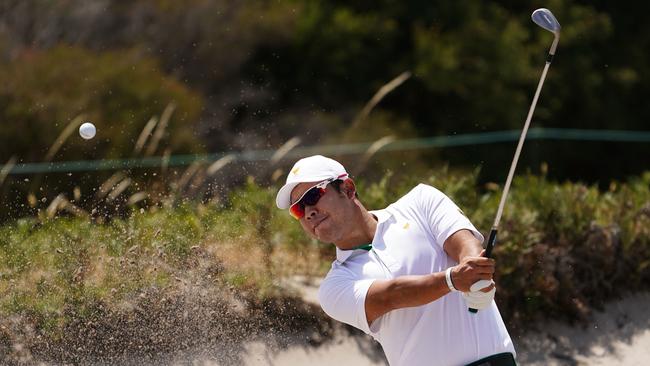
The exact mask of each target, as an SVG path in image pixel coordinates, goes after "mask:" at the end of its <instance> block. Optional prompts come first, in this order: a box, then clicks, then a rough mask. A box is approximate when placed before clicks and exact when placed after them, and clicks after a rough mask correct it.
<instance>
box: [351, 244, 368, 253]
mask: <svg viewBox="0 0 650 366" xmlns="http://www.w3.org/2000/svg"><path fill="white" fill-rule="evenodd" d="M356 249H363V250H367V251H370V249H372V243H371V244H361V245H359V246H356V247H354V248H352V250H356Z"/></svg>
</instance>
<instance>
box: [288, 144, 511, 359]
mask: <svg viewBox="0 0 650 366" xmlns="http://www.w3.org/2000/svg"><path fill="white" fill-rule="evenodd" d="M276 204H277V206H278V207H279V208H281V209H289V212H290V214H291V215H292V216H293V217H295V218H296V219H298V220H299V222H300V224H301V225H302V228H303V229H304V231H305V232H306V233H307V234H309V235H310V236H311V237H313V238H316V239H318V240H320V241H323V242H326V243H332V244H334V245H335V246H336V260H335V261H334V262H333V263H332V268H331V269H330V271H329V273H328V274H327V276H326V277H325V279H324V280H323V282H322V284H321V286H320V289H319V292H318V298H319V301H320V304H321V307H322V308H323V310H324V311H325V312H326V313H327V314H328V315H329V316H331V317H332V318H334V319H336V320H338V321H341V322H344V323H347V324H350V325H352V326H354V327H356V328H358V329H361V330H362V331H364V332H365V333H367V334H370V335H371V336H372V337H373V338H375V339H376V340H377V341H378V342H379V343H380V344H381V345H382V348H383V350H384V352H385V354H386V357H387V359H388V361H389V362H390V364H391V365H394V366H395V365H404V366H418V365H427V366H432V365H441V366H446V365H451V366H459V365H476V366H478V365H481V366H499V365H515V360H514V357H515V350H514V346H513V344H512V341H511V339H510V336H509V335H508V331H507V330H506V327H505V325H504V323H503V320H502V319H501V315H500V314H499V310H498V309H497V306H496V304H495V303H494V301H493V299H494V294H495V285H494V282H493V280H492V276H493V274H494V260H493V259H489V258H485V257H482V256H481V254H482V250H483V249H482V242H483V236H482V235H481V233H479V232H478V231H477V230H476V228H475V227H474V226H473V225H472V223H471V222H470V221H469V220H468V219H467V217H465V215H464V214H463V212H462V211H461V210H460V209H459V208H458V207H457V206H456V205H455V204H454V203H453V202H452V201H451V200H450V199H449V198H448V197H447V196H445V195H444V194H443V193H442V192H440V191H438V190H437V189H435V188H433V187H431V186H428V185H424V184H420V185H418V186H417V187H415V188H413V189H412V190H411V191H410V192H409V193H407V194H406V195H405V196H403V197H402V198H400V199H399V200H398V201H397V202H395V203H393V204H391V205H389V206H388V207H386V208H384V209H381V210H376V211H368V210H367V209H366V208H365V207H364V206H363V204H362V203H361V201H360V200H359V197H358V195H357V192H356V188H355V184H354V181H353V180H352V179H351V178H350V177H349V176H348V173H347V172H346V170H345V168H344V167H343V166H342V165H341V164H340V163H339V162H337V161H335V160H332V159H330V158H327V157H324V156H320V155H315V156H311V157H307V158H304V159H301V160H299V161H298V162H296V164H295V165H294V166H293V168H292V169H291V171H290V172H289V174H288V176H287V181H286V184H285V185H284V186H283V187H282V188H281V189H280V191H279V192H278V195H277V197H276ZM469 308H473V309H478V311H477V312H470V311H468V309H469Z"/></svg>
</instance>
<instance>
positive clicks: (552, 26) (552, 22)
mask: <svg viewBox="0 0 650 366" xmlns="http://www.w3.org/2000/svg"><path fill="white" fill-rule="evenodd" d="M531 18H532V19H533V22H535V24H537V25H539V26H540V27H542V28H544V29H546V30H547V31H549V32H553V34H555V35H558V34H559V33H560V28H561V27H560V22H558V21H557V19H555V16H554V15H553V13H551V11H550V10H548V9H546V8H539V9H537V10H535V11H534V12H533V15H531Z"/></svg>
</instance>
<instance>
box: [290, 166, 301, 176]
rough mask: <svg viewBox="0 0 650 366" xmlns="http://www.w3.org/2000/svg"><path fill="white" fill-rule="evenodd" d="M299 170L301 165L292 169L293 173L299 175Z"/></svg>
mask: <svg viewBox="0 0 650 366" xmlns="http://www.w3.org/2000/svg"><path fill="white" fill-rule="evenodd" d="M299 170H300V167H298V168H296V169H294V170H292V171H291V173H293V175H297V174H298V171H299Z"/></svg>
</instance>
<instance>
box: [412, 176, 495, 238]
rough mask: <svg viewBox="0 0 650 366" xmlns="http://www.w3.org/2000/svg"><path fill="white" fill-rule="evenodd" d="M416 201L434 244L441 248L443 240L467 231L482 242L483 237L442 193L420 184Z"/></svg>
mask: <svg viewBox="0 0 650 366" xmlns="http://www.w3.org/2000/svg"><path fill="white" fill-rule="evenodd" d="M418 188H419V191H420V192H419V193H420V199H419V200H418V202H419V204H420V205H421V207H420V208H421V210H422V212H423V213H424V215H425V216H426V217H425V219H426V220H427V222H428V223H429V227H430V228H431V231H432V234H433V236H434V237H435V238H436V244H438V245H439V246H440V247H442V246H443V245H444V243H445V240H447V238H449V237H450V236H451V235H452V234H453V233H455V232H457V231H458V230H462V229H467V230H469V231H471V232H472V234H474V236H475V237H476V238H477V239H478V240H480V241H481V242H483V240H484V238H483V235H482V234H481V233H480V232H479V231H478V230H476V228H475V227H474V225H473V224H472V223H471V222H470V221H469V219H468V218H467V216H465V214H464V213H463V211H462V210H461V209H460V208H459V207H458V206H456V204H455V203H454V202H453V201H452V200H451V199H450V198H449V197H447V195H445V194H444V193H442V192H440V191H439V190H437V189H436V188H434V187H431V186H428V185H426V184H420V186H419V187H418Z"/></svg>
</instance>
